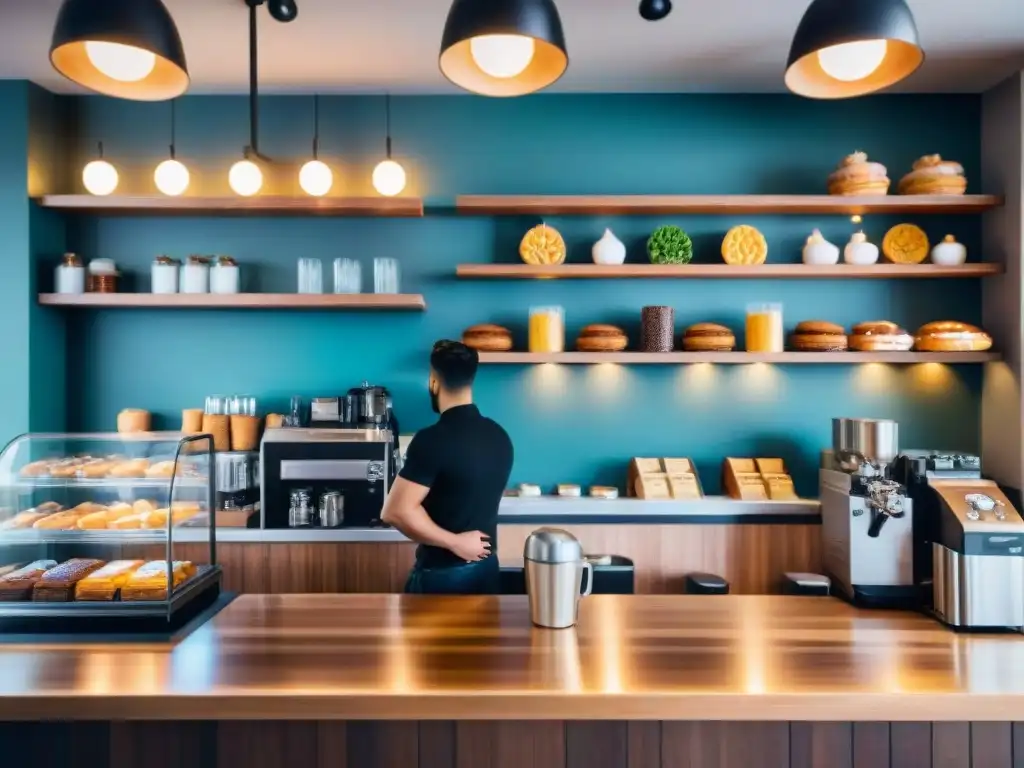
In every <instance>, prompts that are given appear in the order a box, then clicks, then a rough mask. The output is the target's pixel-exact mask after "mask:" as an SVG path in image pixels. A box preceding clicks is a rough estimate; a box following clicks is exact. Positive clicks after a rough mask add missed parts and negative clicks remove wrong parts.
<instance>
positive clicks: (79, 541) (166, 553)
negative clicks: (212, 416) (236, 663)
mask: <svg viewBox="0 0 1024 768" xmlns="http://www.w3.org/2000/svg"><path fill="white" fill-rule="evenodd" d="M213 448H214V446H213V439H212V438H211V437H210V435H206V434H199V435H185V434H182V433H178V432H118V433H101V434H27V435H23V436H21V437H18V438H16V439H15V440H13V441H12V442H11V443H10V444H8V445H7V447H6V448H4V450H3V452H2V453H0V574H2V575H0V631H4V630H5V629H6V628H8V627H14V626H15V625H17V626H18V627H22V626H24V625H25V623H26V622H28V623H30V624H32V626H33V631H49V630H54V631H58V632H66V631H78V630H79V629H80V628H83V629H84V628H85V625H82V626H81V627H80V626H79V624H78V622H86V623H89V622H92V623H91V624H88V626H89V627H90V628H91V627H94V626H95V622H96V621H100V620H102V621H112V622H114V623H115V624H116V626H118V627H122V626H123V627H124V628H125V629H135V628H142V627H143V626H146V627H151V626H157V627H161V628H162V627H170V626H181V625H182V624H183V623H184V622H186V621H188V620H190V619H191V618H192V617H194V616H195V615H196V614H197V613H199V612H201V611H203V610H204V609H205V608H207V607H209V606H210V605H212V604H213V602H214V601H216V599H217V597H218V595H219V592H220V580H221V573H220V568H219V566H218V565H217V559H216V540H215V536H216V526H215V525H214V524H213V521H212V520H211V516H210V510H211V509H213V508H214V506H213V505H214V499H215V493H214V491H215V485H214V483H215V479H216V478H215V473H214V472H213V471H212V468H213V456H214V454H213Z"/></svg>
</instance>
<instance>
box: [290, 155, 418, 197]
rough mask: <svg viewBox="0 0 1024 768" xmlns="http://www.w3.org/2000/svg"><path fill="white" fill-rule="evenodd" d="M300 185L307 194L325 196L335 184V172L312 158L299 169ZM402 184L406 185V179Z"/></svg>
mask: <svg viewBox="0 0 1024 768" xmlns="http://www.w3.org/2000/svg"><path fill="white" fill-rule="evenodd" d="M299 186H300V187H302V190H303V191H304V192H305V193H306V194H307V195H312V196H313V197H323V196H324V195H326V194H327V193H328V192H330V191H331V187H332V186H334V174H333V173H332V172H331V169H330V168H329V167H328V166H327V164H326V163H323V162H321V161H320V160H310V161H309V162H308V163H306V164H305V165H304V166H302V169H301V170H300V171H299ZM402 186H403V187H404V186H405V182H404V181H403V182H402ZM399 191H401V190H399Z"/></svg>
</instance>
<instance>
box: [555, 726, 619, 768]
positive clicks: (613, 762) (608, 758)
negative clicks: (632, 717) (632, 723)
mask: <svg viewBox="0 0 1024 768" xmlns="http://www.w3.org/2000/svg"><path fill="white" fill-rule="evenodd" d="M628 749H629V742H628V735H627V730H626V723H624V722H602V721H600V720H593V721H574V722H568V723H566V724H565V765H566V768H629V760H628Z"/></svg>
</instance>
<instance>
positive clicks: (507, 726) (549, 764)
mask: <svg viewBox="0 0 1024 768" xmlns="http://www.w3.org/2000/svg"><path fill="white" fill-rule="evenodd" d="M455 734H456V735H455V743H456V753H457V759H456V763H455V764H456V766H457V768H526V766H530V768H565V724H564V723H562V722H533V721H530V722H525V721H493V722H464V721H463V722H459V723H458V724H457V725H456V726H455Z"/></svg>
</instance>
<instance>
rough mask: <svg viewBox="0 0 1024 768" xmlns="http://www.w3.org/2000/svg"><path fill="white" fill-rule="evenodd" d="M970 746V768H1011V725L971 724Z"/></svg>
mask: <svg viewBox="0 0 1024 768" xmlns="http://www.w3.org/2000/svg"><path fill="white" fill-rule="evenodd" d="M935 727H936V728H938V724H937V723H936V726H935ZM970 745H971V755H970V757H971V762H970V768H1012V766H1013V724H1012V723H971V738H970ZM936 757H938V754H936Z"/></svg>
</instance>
